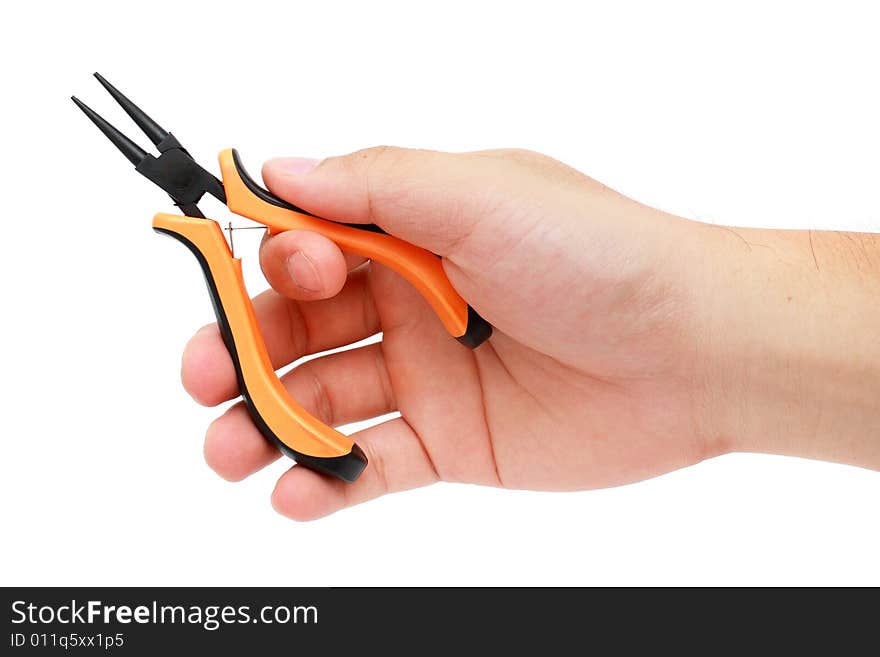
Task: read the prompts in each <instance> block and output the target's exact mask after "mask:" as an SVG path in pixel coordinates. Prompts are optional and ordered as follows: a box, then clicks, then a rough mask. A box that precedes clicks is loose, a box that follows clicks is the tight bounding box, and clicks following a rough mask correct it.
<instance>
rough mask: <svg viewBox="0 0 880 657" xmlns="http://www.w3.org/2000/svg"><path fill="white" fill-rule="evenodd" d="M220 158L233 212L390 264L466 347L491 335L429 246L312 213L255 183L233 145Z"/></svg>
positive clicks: (275, 230)
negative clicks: (314, 235)
mask: <svg viewBox="0 0 880 657" xmlns="http://www.w3.org/2000/svg"><path fill="white" fill-rule="evenodd" d="M219 159H220V170H221V172H222V175H223V187H224V189H225V191H226V204H227V205H228V206H229V209H230V210H232V212H234V213H236V214H239V215H241V216H243V217H247V218H248V219H253V220H254V221H257V222H259V223H261V224H264V225H265V226H267V227H268V228H269V232H270V233H280V232H282V231H285V230H292V229H300V230H313V231H315V232H318V233H321V234H322V235H325V236H326V237H328V238H329V239H331V240H333V241H334V242H336V244H338V245H339V247H340V248H342V249H344V250H346V251H350V252H352V253H356V254H358V255H361V256H363V257H365V258H370V259H371V260H376V261H377V262H381V263H382V264H383V265H387V266H388V267H390V268H391V269H393V270H394V271H396V272H397V273H398V274H400V275H401V276H403V277H404V278H406V279H407V280H408V281H409V282H410V283H411V284H412V285H414V286H415V288H416V289H417V290H418V291H419V292H420V293H421V294H422V296H423V297H425V299H427V301H428V303H429V304H430V305H431V307H432V308H433V309H434V312H435V313H436V314H437V316H438V317H439V318H440V321H441V322H443V325H444V326H445V327H446V330H447V331H448V332H449V333H450V334H451V335H452V336H454V337H455V338H457V339H458V340H459V342H461V343H462V344H464V345H466V346H468V347H471V348H475V347H477V346H479V345H480V344H482V342H484V341H485V340H486V339H487V338H488V337H489V336H490V335H491V333H492V327H491V325H490V324H488V323H487V322H486V321H485V320H484V319H483V318H482V317H480V316H479V315H478V314H477V313H476V312H475V311H474V310H473V309H472V308H471V307H470V306H469V305H468V304H467V302H466V301H465V300H464V299H462V298H461V296H460V295H459V294H458V292H456V291H455V288H454V287H452V284H451V283H450V282H449V279H448V278H447V277H446V272H445V271H444V270H443V264H442V262H441V260H440V258H439V257H437V256H436V255H434V254H433V253H431V252H430V251H426V250H425V249H422V248H419V247H417V246H415V245H413V244H410V243H409V242H404V241H403V240H401V239H398V238H396V237H393V236H392V235H388V234H387V233H384V232H382V231H381V229H378V227H375V226H368V225H357V224H344V223H339V222H335V221H329V220H327V219H321V218H319V217H316V216H313V215H310V214H308V213H306V212H305V211H303V210H300V209H299V208H296V207H294V206H292V205H290V204H289V203H287V202H285V201H283V200H281V199H279V198H277V197H275V196H273V195H272V194H271V193H270V192H268V191H267V190H265V189H263V188H262V187H260V186H259V185H257V184H256V183H255V182H254V181H253V180H252V179H251V177H250V176H249V175H248V173H247V171H245V169H244V167H243V166H242V165H241V162H240V160H239V158H238V154H237V153H236V152H235V151H234V150H233V149H227V150H224V151H222V152H221V153H220V156H219Z"/></svg>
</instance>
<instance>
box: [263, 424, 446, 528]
mask: <svg viewBox="0 0 880 657" xmlns="http://www.w3.org/2000/svg"><path fill="white" fill-rule="evenodd" d="M352 439H353V440H354V441H355V442H356V443H357V444H358V445H360V447H361V448H362V449H363V450H364V452H365V453H366V455H367V459H368V460H369V464H368V465H367V468H366V469H365V470H364V472H363V474H362V475H361V476H360V478H359V479H358V480H357V481H356V482H354V483H353V484H347V483H345V482H342V481H338V480H336V479H331V478H330V477H326V476H323V475H320V474H318V473H316V472H313V471H311V470H308V469H306V468H303V467H300V466H295V467H293V468H291V469H290V470H288V471H287V472H285V473H284V474H283V475H281V478H280V479H279V480H278V483H277V484H276V485H275V490H274V491H273V492H272V506H274V507H275V510H276V511H278V512H279V513H281V514H283V515H285V516H287V517H288V518H292V519H294V520H314V519H316V518H320V517H322V516H326V515H329V514H331V513H334V512H336V511H339V510H340V509H343V508H345V507H349V506H353V505H355V504H360V503H361V502H366V501H367V500H371V499H373V498H376V497H379V496H381V495H385V494H387V493H396V492H399V491H403V490H408V489H410V488H418V487H420V486H427V485H428V484H432V483H434V482H436V481H437V480H438V477H437V473H436V471H435V470H434V466H433V464H432V463H431V460H430V459H429V458H428V455H427V453H426V452H425V450H424V448H423V447H422V443H421V442H420V441H419V438H418V436H417V435H416V434H415V432H414V431H413V430H412V428H411V427H410V426H409V424H407V422H406V420H404V419H403V418H397V419H394V420H390V421H388V422H384V423H382V424H379V425H376V426H375V427H370V428H369V429H365V430H364V431H361V432H358V433H356V434H354V435H353V436H352Z"/></svg>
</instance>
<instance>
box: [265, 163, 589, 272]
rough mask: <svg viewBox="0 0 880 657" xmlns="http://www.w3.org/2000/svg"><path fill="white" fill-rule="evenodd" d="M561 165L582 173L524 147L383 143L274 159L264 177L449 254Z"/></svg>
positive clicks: (326, 212)
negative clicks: (443, 148) (476, 149)
mask: <svg viewBox="0 0 880 657" xmlns="http://www.w3.org/2000/svg"><path fill="white" fill-rule="evenodd" d="M524 162H525V163H526V166H523V163H524ZM557 168H559V169H563V170H566V171H568V172H570V173H571V174H572V175H579V174H576V173H575V172H573V170H570V169H568V168H567V167H565V166H564V165H562V164H561V163H559V162H556V161H554V160H551V159H550V158H545V157H543V156H539V155H537V154H532V153H528V152H526V151H492V152H484V153H462V154H456V153H439V152H434V151H424V150H410V149H403V148H390V147H378V148H369V149H366V150H363V151H358V152H356V153H352V154H350V155H343V156H341V157H331V158H328V159H326V160H324V161H322V162H320V163H314V162H313V161H311V160H303V159H301V158H281V159H275V160H270V161H268V162H266V164H265V165H264V166H263V180H264V181H265V183H266V185H267V186H268V187H269V189H270V190H272V192H273V193H275V194H277V195H278V196H280V197H281V198H284V199H287V200H290V201H291V202H295V203H296V204H297V205H299V206H301V207H303V208H305V209H307V210H309V211H310V212H314V213H315V214H317V215H319V216H324V217H328V218H330V219H336V220H338V221H347V222H358V223H370V222H372V223H377V224H379V225H380V226H381V227H382V228H384V229H385V230H387V231H388V232H390V233H392V234H394V235H396V236H398V237H400V238H402V239H404V240H407V241H409V242H412V243H414V244H418V245H419V246H422V247H424V248H426V249H430V250H431V251H433V252H434V253H438V254H441V255H450V254H452V252H453V251H455V250H461V249H462V248H464V247H466V242H467V241H468V238H469V236H470V235H471V233H472V232H473V230H474V228H475V226H476V225H477V224H479V223H480V222H481V221H483V220H484V219H485V218H486V216H487V215H490V214H492V212H493V210H495V209H497V207H498V206H499V204H501V203H502V202H504V201H505V200H507V199H510V198H511V197H513V198H516V197H520V196H522V194H523V191H524V190H529V189H533V188H534V187H535V181H534V179H535V177H536V176H535V172H536V171H538V172H548V175H547V177H550V178H552V177H554V176H555V178H556V179H558V178H559V177H560V176H559V172H557V171H555V169H557ZM524 170H527V174H528V175H525V174H524ZM508 219H510V218H508ZM489 232H492V231H489Z"/></svg>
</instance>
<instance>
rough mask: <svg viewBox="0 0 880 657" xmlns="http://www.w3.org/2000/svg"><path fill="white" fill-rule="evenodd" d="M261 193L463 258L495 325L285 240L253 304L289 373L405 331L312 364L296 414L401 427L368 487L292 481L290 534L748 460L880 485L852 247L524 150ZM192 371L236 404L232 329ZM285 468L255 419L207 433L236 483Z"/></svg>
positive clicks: (287, 502)
mask: <svg viewBox="0 0 880 657" xmlns="http://www.w3.org/2000/svg"><path fill="white" fill-rule="evenodd" d="M263 178H264V180H265V182H266V185H267V186H268V187H269V189H270V190H271V191H272V192H273V193H275V194H276V195H278V196H280V197H282V198H285V199H287V200H289V201H291V202H293V203H295V204H296V205H298V206H300V207H303V208H305V209H307V210H309V211H311V212H313V213H315V214H317V215H320V216H324V217H328V218H331V219H337V220H340V221H348V222H364V223H370V222H372V223H376V224H379V225H380V226H381V227H382V228H383V229H385V230H386V231H388V232H389V233H391V234H393V235H396V236H398V237H400V238H402V239H404V240H407V241H409V242H412V243H414V244H417V245H419V246H422V247H424V248H427V249H430V250H431V251H433V252H435V253H438V254H440V255H442V256H443V263H444V267H445V269H446V272H447V274H448V276H449V278H450V280H451V282H452V284H453V285H454V286H455V287H456V289H457V290H458V291H459V293H460V294H461V295H462V296H463V297H465V298H466V299H467V300H468V302H469V303H470V304H471V305H472V306H473V307H474V308H475V309H476V310H477V311H478V312H479V313H480V314H481V315H482V316H483V317H485V318H486V320H488V321H489V322H490V323H492V324H493V326H494V327H495V333H494V335H493V336H492V338H491V339H490V340H489V341H488V342H487V343H485V344H484V345H483V346H481V347H480V348H478V349H477V350H475V351H471V350H468V349H466V348H465V347H463V346H461V345H460V344H458V343H457V342H456V341H455V340H454V339H452V338H451V337H450V336H449V335H448V334H447V333H446V332H445V331H444V329H443V328H442V326H441V324H440V322H439V321H438V320H437V318H436V317H435V316H434V315H433V313H432V312H431V310H430V308H429V307H428V305H427V303H426V302H425V301H424V300H423V299H422V298H421V297H420V296H419V295H418V293H417V292H416V291H415V290H414V289H413V288H412V287H411V286H410V285H409V284H408V283H407V282H406V281H404V280H403V279H401V278H399V277H398V276H397V275H395V274H394V273H393V272H391V271H390V270H388V269H386V268H385V267H383V266H381V265H379V264H377V263H369V262H363V260H362V259H359V258H357V257H354V256H352V255H350V254H343V253H342V252H341V251H340V250H339V249H338V248H337V247H336V245H335V244H333V243H332V242H330V241H329V240H327V239H326V238H324V237H322V236H321V235H318V234H316V233H310V232H305V231H290V232H287V233H283V234H280V235H277V236H275V237H272V238H268V239H266V240H264V243H263V245H262V248H261V253H260V261H261V265H262V268H263V271H264V272H265V274H266V278H267V280H268V281H269V283H270V284H271V286H272V288H273V290H270V291H267V292H265V293H263V294H261V295H259V296H258V297H257V298H256V299H255V300H254V305H255V308H256V312H257V316H258V319H259V323H260V326H261V329H262V331H263V335H264V337H265V339H266V343H267V346H268V349H269V352H270V354H271V357H272V360H273V363H274V365H275V366H276V368H280V367H283V366H284V365H287V364H289V363H291V362H293V361H294V360H296V359H298V358H300V357H302V356H304V355H307V354H313V353H317V352H321V351H325V350H328V349H331V348H334V347H339V346H343V345H347V344H350V343H352V342H355V341H358V340H360V339H362V338H366V337H368V336H370V335H374V334H376V333H378V332H379V331H382V332H383V336H384V337H383V341H382V342H381V343H378V344H373V345H369V346H366V347H361V348H358V349H354V350H349V351H345V352H341V353H337V354H333V355H329V356H323V357H319V358H317V359H314V360H311V361H309V362H307V363H305V364H303V365H301V366H299V367H297V368H296V369H294V370H293V371H292V372H290V373H289V374H287V375H286V376H285V377H284V383H285V385H286V386H287V388H288V389H289V390H290V392H291V394H292V395H293V397H294V398H296V399H297V400H298V401H300V403H302V404H303V406H304V407H305V408H306V409H307V410H309V411H310V412H311V413H313V414H314V415H316V416H317V417H318V418H320V419H321V420H322V421H324V422H326V423H327V424H331V425H336V426H338V425H341V424H346V423H349V422H353V421H357V420H364V419H367V418H372V417H376V416H378V415H381V414H385V413H389V412H391V411H399V412H400V414H401V417H400V418H398V419H393V420H390V421H388V422H385V423H382V424H380V425H377V426H374V427H372V428H369V429H366V430H364V431H361V432H359V433H358V434H356V435H354V436H353V439H354V440H355V441H356V442H357V443H358V444H359V445H360V446H361V447H362V448H363V449H364V451H365V452H366V454H367V456H368V458H369V466H368V468H367V469H366V470H365V471H364V473H363V475H362V476H361V478H360V479H359V480H358V481H357V482H356V483H354V484H345V483H342V482H339V481H336V480H333V479H330V478H328V477H324V476H321V475H318V474H316V473H314V472H312V471H310V470H308V469H306V468H302V467H296V466H294V467H292V468H291V469H290V470H288V471H287V472H286V473H285V474H284V475H282V477H281V478H280V479H279V481H278V484H277V486H276V488H275V491H274V493H273V496H272V501H273V504H274V506H275V508H276V509H278V510H279V511H280V512H281V513H283V514H285V515H287V516H290V517H292V518H295V519H312V518H316V517H319V516H322V515H326V514H328V513H332V512H334V511H337V510H339V509H341V508H343V507H346V506H350V505H353V504H357V503H360V502H363V501H366V500H369V499H371V498H374V497H377V496H379V495H383V494H385V493H389V492H395V491H400V490H404V489H408V488H413V487H417V486H424V485H427V484H430V483H433V482H435V481H438V480H445V481H460V482H473V483H479V484H486V485H494V486H506V487H511V488H531V489H543V490H570V489H585V488H595V487H604V486H613V485H618V484H624V483H627V482H632V481H636V480H639V479H644V478H646V477H650V476H654V475H657V474H660V473H663V472H667V471H669V470H672V469H675V468H680V467H683V466H686V465H689V464H692V463H696V462H698V461H700V460H702V459H705V458H708V457H712V456H717V455H720V454H723V453H725V452H728V451H732V450H736V449H750V450H761V451H775V452H780V453H795V454H802V455H807V456H817V457H820V458H830V459H835V460H842V461H846V462H855V463H861V464H863V465H872V466H874V467H880V442H878V440H877V438H876V436H877V435H878V431H877V429H880V420H878V413H877V411H876V409H875V406H876V401H875V400H876V393H877V391H878V390H880V385H878V383H880V381H878V368H877V367H876V364H877V363H880V349H878V346H877V342H878V341H877V340H876V329H873V328H872V329H871V331H873V332H874V333H873V336H872V333H871V331H866V329H865V326H866V325H867V320H868V319H871V320H872V321H874V324H873V326H874V327H876V326H880V323H878V322H877V321H876V320H877V319H878V318H877V317H876V315H877V311H876V310H875V309H876V308H877V307H878V306H880V302H878V301H877V299H878V298H880V297H878V296H877V292H878V289H877V288H878V284H877V282H876V281H877V280H880V277H874V278H873V279H871V278H870V277H867V276H865V277H864V278H865V281H864V284H861V283H860V284H858V285H853V284H852V281H853V278H854V276H853V275H851V273H852V272H854V271H855V270H856V269H857V268H856V267H854V266H853V265H852V259H847V258H846V257H838V256H837V255H836V253H837V250H836V247H835V239H836V238H833V237H823V238H821V239H819V238H817V237H815V234H808V233H806V232H783V231H755V230H751V231H749V230H738V231H734V230H733V229H727V228H721V227H714V226H707V225H704V224H699V223H696V222H692V221H688V220H685V219H681V218H678V217H674V216H672V215H669V214H666V213H663V212H660V211H658V210H654V209H652V208H648V207H645V206H643V205H640V204H638V203H636V202H634V201H632V200H630V199H627V198H625V197H623V196H621V195H619V194H617V193H616V192H614V191H612V190H610V189H608V188H606V187H604V186H602V185H601V184H599V183H597V182H596V181H594V180H591V179H589V178H587V177H586V176H584V175H582V174H580V173H578V172H577V171H575V170H573V169H571V168H569V167H566V166H565V165H563V164H561V163H559V162H556V161H554V160H552V159H549V158H546V157H543V156H540V155H537V154H534V153H529V152H524V151H513V150H502V151H487V152H478V153H468V154H446V153H434V152H427V151H412V150H404V149H395V148H374V149H368V150H365V151H361V152H357V153H354V154H351V155H347V156H343V157H335V158H330V159H327V160H324V161H323V162H320V163H315V162H313V161H309V160H303V159H281V160H273V161H270V162H268V163H267V164H266V165H265V167H264V169H263ZM848 238H849V239H851V240H853V244H856V242H858V244H859V245H862V244H863V240H869V239H870V238H869V237H867V236H855V237H853V236H848ZM808 239H809V243H808V242H807V240H808ZM840 239H841V240H843V239H844V238H843V237H840ZM847 243H849V242H847ZM850 246H851V248H852V249H853V250H855V249H856V246H853V245H852V244H851V245H850ZM864 248H868V247H867V246H865V247H864ZM877 255H880V252H875V260H871V258H870V257H860V258H859V259H858V263H859V266H860V267H862V270H863V271H864V269H865V268H867V267H868V266H869V263H873V262H876V256H877ZM820 257H821V258H822V259H823V260H824V261H825V263H824V264H825V267H826V273H825V274H824V275H823V274H822V273H821V268H819V267H818V263H819V258H820ZM841 306H843V308H841ZM871 314H873V317H872V318H871V317H869V316H870V315H871ZM872 337H873V339H872ZM848 347H850V348H858V349H861V351H860V352H858V354H857V356H856V355H853V356H851V355H848V354H849V352H848V350H847V348H848ZM838 349H839V350H840V351H837V353H835V351H836V350H838ZM868 363H870V365H868ZM182 377H183V381H184V385H185V387H186V388H187V390H188V391H189V392H190V394H191V395H192V396H193V397H194V398H195V399H196V400H197V401H199V402H201V403H203V404H207V405H216V404H219V403H221V402H224V401H226V400H229V399H233V398H235V397H236V396H238V390H237V387H236V380H235V373H234V370H233V365H232V362H231V359H230V357H229V355H228V354H227V352H226V350H225V348H224V346H223V344H222V341H221V339H220V336H219V333H218V330H217V328H216V326H215V325H211V326H208V327H205V328H204V329H202V330H201V331H199V332H198V333H197V334H196V336H195V337H194V338H193V339H192V340H191V341H190V343H189V345H188V346H187V349H186V351H185V354H184V358H183V370H182ZM871 386H873V389H871ZM866 390H867V392H866ZM829 394H830V395H831V396H830V397H829ZM278 456H279V453H278V451H277V450H276V449H275V448H274V447H273V446H272V445H270V444H269V443H268V442H266V440H265V439H264V438H263V437H262V436H261V435H260V434H259V432H258V431H257V429H256V428H255V427H254V426H253V425H252V423H251V421H250V418H249V417H248V414H247V412H246V409H245V408H244V407H243V406H242V404H241V403H238V404H236V405H234V406H232V407H231V408H230V410H228V411H227V412H226V413H225V414H224V415H223V416H221V417H220V418H219V419H217V420H216V421H215V422H214V423H213V424H212V425H211V426H210V428H209V429H208V433H207V436H206V441H205V457H206V459H207V461H208V463H209V464H210V466H211V467H212V468H213V469H214V470H216V471H217V472H218V473H219V474H220V475H221V476H223V477H224V478H226V479H230V480H239V479H242V478H244V477H246V476H248V475H249V474H251V473H253V472H255V471H257V470H259V469H260V468H262V467H264V466H266V465H267V464H269V463H270V462H272V461H273V460H275V459H276V458H278Z"/></svg>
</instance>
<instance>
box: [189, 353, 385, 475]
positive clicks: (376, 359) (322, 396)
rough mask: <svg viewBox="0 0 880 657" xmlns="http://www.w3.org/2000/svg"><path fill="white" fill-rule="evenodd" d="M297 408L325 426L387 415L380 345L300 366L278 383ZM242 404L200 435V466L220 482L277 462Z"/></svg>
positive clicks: (274, 449) (269, 444)
mask: <svg viewBox="0 0 880 657" xmlns="http://www.w3.org/2000/svg"><path fill="white" fill-rule="evenodd" d="M281 381H282V383H283V384H284V386H285V388H287V390H288V392H290V395H291V396H292V397H293V398H294V399H296V400H297V401H298V402H299V403H300V404H302V406H303V408H305V409H306V411H308V412H309V413H311V414H312V415H314V416H315V417H317V418H318V419H319V420H321V421H322V422H324V423H325V424H329V425H330V426H340V425H343V424H348V423H349V422H356V421H358V420H364V419H368V418H372V417H377V416H379V415H384V414H386V413H390V412H392V411H393V410H395V408H396V401H395V399H394V394H393V391H392V388H391V383H390V380H389V378H388V372H387V370H386V368H385V360H384V358H383V356H382V347H381V345H380V344H371V345H367V346H366V347H361V348H358V349H350V350H348V351H342V352H339V353H336V354H330V355H329V356H323V357H321V358H316V359H314V360H310V361H308V362H306V363H303V364H302V365H300V366H299V367H297V368H296V369H294V370H293V371H292V372H289V373H288V374H286V375H285V376H283V377H282V378H281ZM279 455H280V453H279V452H278V450H277V449H276V447H275V446H274V445H273V444H271V443H270V442H269V441H268V440H266V439H265V438H264V437H263V435H262V434H261V433H260V432H259V431H258V430H257V428H256V426H254V424H253V422H252V421H251V418H250V416H249V415H248V412H247V409H246V408H245V407H244V404H243V403H239V404H236V405H235V406H233V407H232V408H230V409H229V410H228V411H227V412H226V413H224V414H223V415H221V416H220V417H219V418H217V419H216V420H215V421H214V422H213V423H212V424H211V426H210V427H208V432H207V434H206V435H205V460H206V461H207V462H208V465H209V466H211V468H212V469H213V470H214V471H215V472H217V474H219V475H220V476H221V477H223V478H224V479H227V480H229V481H239V480H241V479H244V478H245V477H247V476H248V475H250V474H252V473H254V472H256V471H257V470H260V469H261V468H263V467H265V466H266V465H268V464H269V463H271V462H272V461H274V460H275V459H277V458H278V457H279Z"/></svg>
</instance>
